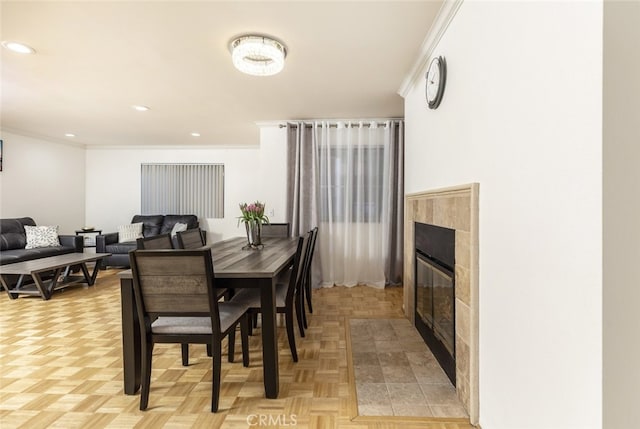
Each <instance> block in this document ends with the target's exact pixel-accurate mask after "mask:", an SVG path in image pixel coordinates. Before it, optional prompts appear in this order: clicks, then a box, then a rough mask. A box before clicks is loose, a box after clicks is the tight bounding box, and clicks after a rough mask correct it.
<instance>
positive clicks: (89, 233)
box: [76, 229, 102, 247]
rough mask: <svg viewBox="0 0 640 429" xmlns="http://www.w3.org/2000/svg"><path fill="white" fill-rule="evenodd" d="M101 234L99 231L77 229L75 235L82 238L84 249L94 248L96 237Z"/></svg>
mask: <svg viewBox="0 0 640 429" xmlns="http://www.w3.org/2000/svg"><path fill="white" fill-rule="evenodd" d="M100 234H102V230H101V229H77V230H76V235H82V236H83V237H84V247H96V236H98V235H100Z"/></svg>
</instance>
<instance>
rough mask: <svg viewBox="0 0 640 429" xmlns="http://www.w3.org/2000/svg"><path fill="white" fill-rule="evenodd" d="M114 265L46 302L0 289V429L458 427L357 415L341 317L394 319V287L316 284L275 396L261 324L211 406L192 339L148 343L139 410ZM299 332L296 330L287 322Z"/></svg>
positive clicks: (458, 428) (207, 379)
mask: <svg viewBox="0 0 640 429" xmlns="http://www.w3.org/2000/svg"><path fill="white" fill-rule="evenodd" d="M116 274H117V271H116V270H107V271H102V272H100V275H99V278H98V281H97V282H96V285H95V286H93V287H72V288H68V289H66V290H65V291H64V292H57V293H55V294H54V296H53V297H52V298H51V299H50V300H48V301H43V300H42V299H40V298H36V297H22V298H19V299H17V300H9V299H8V297H7V296H6V294H5V292H2V295H1V296H0V427H1V428H2V429H9V428H64V429H71V428H92V429H98V428H154V429H155V428H218V427H219V428H247V427H282V428H284V427H287V428H291V427H295V428H322V429H324V428H327V429H329V428H348V429H368V428H371V429H393V428H409V429H412V428H416V429H417V428H423V429H424V428H426V429H467V428H472V426H471V425H469V424H468V423H465V422H464V421H461V420H456V419H434V418H432V419H417V418H394V417H375V418H372V417H360V416H357V407H356V405H355V404H356V402H355V388H354V385H353V369H352V368H350V366H349V363H350V358H349V355H348V349H347V346H348V344H347V334H346V326H347V324H348V319H349V318H360V319H362V318H396V317H402V310H401V303H402V289H401V288H388V289H385V290H376V289H372V288H367V287H355V288H341V287H337V288H332V289H320V290H315V291H314V298H313V299H314V310H315V312H314V314H312V315H309V318H310V320H309V322H310V326H309V329H308V330H307V335H306V337H305V338H300V337H299V336H298V337H297V340H296V341H297V345H298V354H299V357H300V359H299V362H298V363H294V362H293V361H292V360H291V355H290V352H289V348H288V346H287V341H286V334H285V332H284V328H283V327H282V328H281V329H279V345H280V394H279V397H278V399H265V397H264V388H263V383H262V362H261V361H262V356H261V352H260V350H261V349H260V347H261V342H260V335H259V332H256V334H257V335H256V334H254V336H253V337H251V342H250V353H251V365H250V367H249V368H243V367H242V363H241V356H240V347H239V335H238V336H237V337H238V345H237V346H236V350H237V355H236V362H235V363H232V364H230V363H227V362H226V359H225V360H223V362H222V385H221V398H220V411H219V412H218V413H215V414H214V413H211V412H210V404H211V377H212V371H211V360H210V358H208V357H207V356H206V353H205V349H204V346H198V345H192V346H191V349H190V354H191V356H190V365H189V367H187V368H185V367H183V366H182V365H181V360H180V347H179V346H178V345H172V344H166V345H165V344H161V345H158V346H156V348H155V349H154V358H153V373H152V381H151V394H150V398H149V408H148V410H147V411H144V412H143V411H139V409H138V407H139V400H140V396H139V394H137V395H131V396H129V395H125V394H124V393H123V378H122V343H121V325H120V287H119V279H118V278H117V276H116ZM296 332H297V329H296Z"/></svg>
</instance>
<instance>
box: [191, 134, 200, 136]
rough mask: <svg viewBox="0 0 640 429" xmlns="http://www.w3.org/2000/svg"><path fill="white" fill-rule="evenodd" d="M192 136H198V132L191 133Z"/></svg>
mask: <svg viewBox="0 0 640 429" xmlns="http://www.w3.org/2000/svg"><path fill="white" fill-rule="evenodd" d="M191 135H192V136H193V137H200V133H191Z"/></svg>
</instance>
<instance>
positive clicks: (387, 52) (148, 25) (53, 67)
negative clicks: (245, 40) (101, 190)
mask: <svg viewBox="0 0 640 429" xmlns="http://www.w3.org/2000/svg"><path fill="white" fill-rule="evenodd" d="M441 4H442V2H441V1H408V2H400V1H384V2H382V1H372V2H363V1H357V2H338V1H321V2H308V1H287V2H270V1H261V2H245V1H233V2H230V1H229V2H211V1H209V2H186V1H172V2H166V1H165V2H142V1H129V2H85V1H83V2H31V1H17V2H7V1H3V2H2V5H1V6H2V9H1V14H2V27H1V40H13V41H20V42H23V43H26V44H28V45H30V46H31V47H33V48H34V49H36V51H37V53H36V55H20V54H16V53H13V52H10V51H8V50H6V49H1V50H2V87H1V101H2V124H1V125H2V129H4V130H6V131H12V132H15V133H19V134H25V135H31V136H36V137H40V138H45V139H48V140H54V141H59V140H73V141H74V142H77V143H81V144H86V145H212V144H215V145H256V144H258V142H259V131H258V127H257V126H256V124H255V123H256V122H260V121H275V120H288V119H312V118H327V119H328V118H343V119H347V118H381V117H401V116H403V101H402V98H401V97H400V96H399V95H398V94H397V91H398V89H399V87H400V85H401V83H402V80H403V79H404V77H405V76H406V75H407V73H409V71H410V69H411V66H412V65H413V63H414V61H415V60H416V58H417V57H418V54H419V51H420V47H421V44H422V42H423V40H424V38H425V36H426V35H427V32H428V30H429V28H430V26H431V23H432V22H433V20H434V18H435V16H436V14H437V12H438V10H439V8H440V6H441ZM244 33H260V34H267V35H271V36H274V37H276V38H278V39H279V40H281V41H283V42H284V43H285V45H286V46H287V48H288V55H287V60H286V65H285V68H284V71H283V72H282V73H280V74H278V75H276V76H270V77H253V76H248V75H244V74H242V73H240V72H238V71H237V70H235V69H234V67H233V65H232V64H231V55H230V53H229V50H228V44H229V42H230V41H231V39H233V38H234V37H236V36H238V35H240V34H244ZM134 104H143V105H147V106H149V107H150V108H151V110H150V111H148V112H142V113H141V112H136V111H134V110H133V109H132V108H131V105H134ZM191 132H199V133H201V135H202V136H201V137H199V138H195V137H192V136H191V135H190V133H191ZM65 133H74V134H76V137H75V138H73V139H69V138H65V137H64V135H65Z"/></svg>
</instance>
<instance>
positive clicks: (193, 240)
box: [177, 228, 205, 249]
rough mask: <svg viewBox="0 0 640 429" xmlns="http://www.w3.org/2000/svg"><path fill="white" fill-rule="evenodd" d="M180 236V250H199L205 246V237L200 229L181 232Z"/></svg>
mask: <svg viewBox="0 0 640 429" xmlns="http://www.w3.org/2000/svg"><path fill="white" fill-rule="evenodd" d="M177 235H178V248H180V249H197V248H199V247H202V246H204V244H205V243H204V236H203V234H202V230H201V229H200V228H194V229H188V230H186V231H180V232H178V233H177Z"/></svg>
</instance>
